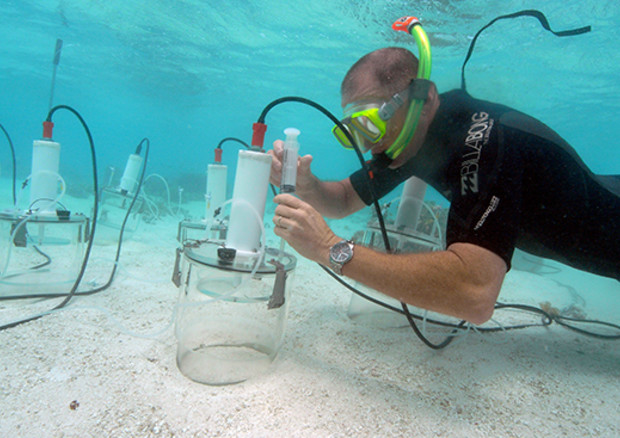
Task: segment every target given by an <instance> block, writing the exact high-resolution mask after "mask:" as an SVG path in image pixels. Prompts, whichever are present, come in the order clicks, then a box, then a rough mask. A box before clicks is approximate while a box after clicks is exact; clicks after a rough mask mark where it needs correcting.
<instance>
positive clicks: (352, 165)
mask: <svg viewBox="0 0 620 438" xmlns="http://www.w3.org/2000/svg"><path fill="white" fill-rule="evenodd" d="M527 8H539V9H541V10H542V11H543V12H545V14H546V15H547V16H548V18H549V20H550V22H551V26H552V27H553V28H554V29H557V30H562V29H568V28H573V27H579V26H582V25H586V24H590V25H592V28H593V31H592V32H591V33H589V34H587V35H583V36H578V37H574V38H556V37H554V36H553V35H552V34H550V33H549V32H546V31H544V30H542V28H541V27H540V26H539V24H538V22H537V21H536V20H534V19H533V18H520V19H517V20H506V21H501V22H498V23H496V24H495V25H494V26H493V27H492V28H490V29H488V30H487V31H485V33H484V34H483V36H482V37H481V38H480V39H479V42H478V44H477V49H476V52H475V54H474V57H473V58H472V60H471V61H470V63H469V65H468V70H467V78H468V87H469V89H470V91H471V92H472V94H473V95H475V96H476V97H480V98H485V99H490V100H495V101H498V102H501V103H505V104H508V105H512V106H514V107H516V108H518V109H520V110H523V111H525V112H528V113H530V114H532V115H534V116H536V117H539V118H541V119H542V120H543V121H545V122H546V123H547V124H549V125H550V126H551V127H553V128H554V129H555V130H557V131H558V132H559V133H560V134H561V135H563V136H564V137H565V138H566V139H567V140H568V141H569V142H570V143H572V144H573V145H574V147H575V148H576V149H577V150H578V151H579V153H580V154H581V155H582V156H583V158H584V160H585V161H586V162H587V163H588V164H589V165H590V166H591V167H592V169H593V170H594V171H595V172H598V173H614V172H617V171H618V163H620V148H618V147H617V145H618V142H617V138H618V136H619V134H620V123H618V122H620V120H619V117H618V114H619V108H620V99H618V95H620V81H619V80H618V78H619V77H620V50H618V46H617V44H618V41H619V40H620V29H618V26H617V24H618V23H619V22H620V3H618V2H617V1H614V0H606V1H575V0H571V1H565V0H553V1H546V2H543V3H542V4H541V2H539V1H522V0H508V1H506V0H502V1H482V0H480V1H478V0H476V1H472V0H466V1H448V0H442V1H420V2H407V1H388V0H382V1H372V2H371V1H352V0H329V1H327V0H321V1H311V2H284V1H274V0H270V1H261V2H257V1H246V0H237V1H226V2H215V1H208V2H205V1H202V0H193V1H187V0H186V1H153V0H148V1H147V0H142V1H132V2H123V1H117V0H108V1H105V2H99V1H87V2H85V1H82V0H58V1H54V0H39V1H28V0H6V1H3V2H2V4H1V5H0V14H1V16H2V20H3V26H2V27H1V29H0V41H1V42H2V46H3V49H2V52H3V55H2V63H1V64H0V83H1V84H2V102H3V104H2V105H1V106H0V123H2V124H3V125H4V126H5V127H6V128H7V129H8V130H9V132H10V134H11V136H12V137H13V140H14V142H15V144H16V148H17V155H18V174H19V175H20V176H24V177H25V176H26V175H27V174H28V173H29V166H30V154H31V144H32V139H34V138H38V137H39V136H40V135H41V128H40V126H41V122H42V121H43V119H44V118H45V116H46V114H47V110H48V102H49V96H50V88H51V85H50V84H51V77H52V62H51V61H52V55H53V52H54V46H55V41H56V38H62V39H63V41H64V47H63V50H62V56H61V59H60V65H59V67H58V70H57V78H56V84H55V97H54V103H55V104H67V105H71V106H72V107H74V108H76V109H77V110H78V111H80V113H81V114H82V115H83V117H84V118H85V119H86V121H87V122H88V124H89V126H90V128H91V130H92V132H93V136H94V138H95V145H96V147H97V156H98V159H99V168H100V172H101V173H102V174H103V173H104V172H103V171H104V169H105V168H106V167H107V166H109V165H112V166H116V167H121V168H122V166H124V162H125V159H126V155H127V154H128V153H130V152H131V151H132V150H133V148H134V147H135V145H136V144H137V143H138V142H139V141H140V139H142V138H143V137H145V136H146V137H149V138H150V140H151V142H152V155H151V160H150V162H149V171H150V172H156V173H160V174H162V175H163V176H165V177H166V178H168V179H169V180H170V181H172V182H173V184H174V182H176V181H177V180H178V181H180V182H179V183H182V184H183V185H184V186H185V187H184V189H185V191H186V193H188V194H189V193H192V192H194V193H196V195H197V196H198V194H199V193H201V192H202V191H203V190H204V188H203V187H202V186H200V187H194V185H195V183H196V181H202V177H203V176H204V171H205V168H206V164H207V163H208V162H209V161H210V160H211V159H212V152H211V150H212V148H213V147H214V146H215V145H216V144H217V143H218V142H219V140H220V139H222V138H224V137H227V136H235V137H239V138H241V139H244V140H245V141H249V139H250V135H251V124H252V123H253V122H254V121H256V119H257V118H258V115H259V114H260V111H261V110H262V108H263V107H264V106H265V105H266V104H267V103H268V102H270V101H271V100H273V99H275V98H278V97H281V96H285V95H298V96H303V97H307V98H310V99H313V100H315V101H317V102H319V103H321V104H322V105H324V106H325V107H327V108H328V109H330V110H331V111H333V112H334V113H335V114H337V115H338V114H339V111H340V106H339V95H338V94H339V93H338V90H339V85H340V81H341V79H342V77H343V75H344V73H345V72H346V70H347V68H348V67H349V66H350V65H351V64H352V62H354V61H355V60H356V59H357V58H359V57H360V56H361V55H362V54H364V53H366V52H368V51H370V50H372V49H375V48H379V47H383V46H388V45H398V46H404V47H411V48H412V49H413V50H415V45H414V43H413V39H412V38H411V37H410V36H407V35H405V34H404V33H396V32H394V31H392V30H391V28H390V26H391V23H392V22H393V21H394V20H395V19H396V18H399V17H400V16H402V15H405V14H407V13H408V14H411V15H416V16H418V17H419V18H420V19H421V21H422V23H423V24H424V26H425V29H426V31H427V32H428V34H429V37H430V41H431V44H432V46H433V62H434V64H433V73H432V77H433V79H434V80H435V81H436V82H437V83H438V86H439V89H440V91H447V90H449V89H451V88H454V87H457V86H458V85H459V80H460V66H461V64H462V61H463V58H464V56H465V53H466V50H467V47H468V45H469V43H470V40H471V38H472V37H473V35H474V34H475V32H476V31H477V30H478V29H479V28H480V27H481V26H483V25H484V24H486V23H487V22H488V21H489V20H491V19H492V18H494V17H495V16H497V15H500V14H505V13H509V12H514V11H517V10H521V9H527ZM54 121H55V122H56V123H57V125H58V128H57V129H56V131H55V137H56V139H57V140H58V141H60V142H61V143H62V144H63V155H62V163H61V170H63V169H64V171H63V173H64V174H66V173H67V172H69V173H75V174H76V176H77V177H78V178H83V179H84V180H85V181H90V177H89V175H88V171H89V169H88V168H87V167H86V166H82V165H81V164H80V163H83V162H84V160H87V159H88V157H89V155H88V151H87V145H86V141H85V137H84V134H83V132H82V130H81V128H80V127H79V125H77V123H76V122H75V121H74V119H73V118H72V116H71V115H68V114H62V115H61V113H58V115H56V116H55V118H54ZM267 123H268V124H269V129H268V132H267V138H266V144H270V143H271V142H272V141H273V140H274V139H276V138H279V137H281V135H282V130H283V129H284V128H286V127H287V126H296V127H298V128H299V129H300V130H301V131H302V136H301V137H300V141H301V144H302V153H311V154H313V155H314V156H315V162H314V170H315V172H316V173H317V174H318V175H319V176H321V177H325V178H334V179H336V178H342V177H345V176H347V175H348V174H349V173H350V172H351V171H353V170H355V169H356V168H357V167H358V163H357V160H356V158H355V156H354V155H353V154H351V153H347V152H346V151H343V150H340V149H339V148H338V147H337V146H336V145H335V144H334V141H333V140H332V138H331V134H330V128H331V122H329V121H328V120H327V119H326V118H325V117H324V116H322V115H320V114H319V113H318V112H316V111H314V110H312V109H308V108H306V107H304V106H302V105H299V104H294V103H293V104H286V105H283V106H281V107H278V109H276V110H273V111H272V112H271V113H270V114H269V116H268V118H267ZM228 148H229V149H231V151H230V152H229V151H227V152H226V153H225V156H224V161H225V163H226V164H229V165H231V166H234V165H235V162H236V152H235V151H234V150H233V149H235V148H236V146H228ZM2 157H3V158H2V169H1V170H2V175H4V176H6V175H7V174H8V171H9V169H8V167H7V163H8V161H7V154H6V153H5V154H2ZM198 175H200V179H198ZM231 178H232V177H231ZM183 182H184V183H183Z"/></svg>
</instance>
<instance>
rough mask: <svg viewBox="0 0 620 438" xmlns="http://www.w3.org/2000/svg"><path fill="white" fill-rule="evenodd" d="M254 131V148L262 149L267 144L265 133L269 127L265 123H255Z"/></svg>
mask: <svg viewBox="0 0 620 438" xmlns="http://www.w3.org/2000/svg"><path fill="white" fill-rule="evenodd" d="M252 130H253V131H254V133H253V134H252V146H258V147H259V148H261V149H262V148H263V143H265V131H267V125H265V124H264V123H254V124H253V125H252Z"/></svg>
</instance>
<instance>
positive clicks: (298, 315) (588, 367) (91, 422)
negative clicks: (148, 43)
mask: <svg viewBox="0 0 620 438" xmlns="http://www.w3.org/2000/svg"><path fill="white" fill-rule="evenodd" d="M175 233H176V224H175V223H173V222H170V223H168V224H167V225H164V224H159V225H146V226H144V227H143V228H142V230H141V232H140V233H139V234H138V235H137V236H136V239H135V240H129V241H127V242H126V244H125V246H124V249H123V254H122V258H121V262H122V265H123V269H121V272H120V273H119V276H118V278H117V279H116V281H115V282H114V284H113V285H112V287H110V288H109V289H108V290H107V291H105V292H103V293H101V294H98V295H95V296H91V297H86V298H80V299H75V300H74V301H72V302H71V305H70V307H69V310H67V311H63V312H59V313H56V314H53V315H48V316H45V317H43V318H42V319H39V320H37V321H35V322H31V323H28V324H24V325H21V326H19V327H17V328H13V329H9V330H5V331H3V332H0V345H1V350H0V351H1V355H0V372H1V373H2V378H1V380H0V393H1V394H2V397H1V398H0V412H1V414H0V436H1V437H41V436H45V437H108V436H109V437H151V436H154V437H172V436H174V437H215V436H226V437H273V436H278V437H350V436H356V437H362V436H399V437H400V436H421V437H430V436H448V437H529V436H554V437H556V436H567V437H586V436H601V437H618V436H620V349H619V344H618V342H617V341H615V342H610V341H603V340H597V339H592V338H587V337H584V336H581V335H577V334H574V333H573V332H571V331H569V330H566V329H564V328H561V327H559V326H552V327H550V328H546V329H543V328H533V329H526V330H520V331H514V332H509V333H500V334H492V335H477V334H475V333H473V334H470V335H468V336H467V337H466V338H464V339H460V340H459V341H458V342H456V343H455V345H451V346H449V347H448V348H446V349H445V350H442V351H433V350H431V349H429V348H427V347H426V346H424V345H423V344H422V343H421V342H420V341H419V340H418V339H417V338H416V337H415V336H414V334H413V332H412V331H411V330H410V329H409V328H393V329H377V328H372V327H370V326H368V325H364V324H362V323H358V322H355V321H352V320H350V319H349V318H348V317H347V314H346V310H347V305H348V302H349V298H350V293H349V292H348V291H346V290H345V289H344V288H343V287H342V286H340V285H338V284H337V283H335V282H334V281H333V280H332V279H331V278H330V277H328V276H327V275H326V274H324V273H323V272H322V271H321V270H320V268H319V267H318V266H316V265H315V264H313V263H309V262H307V261H305V260H299V265H298V267H297V270H296V276H295V286H294V291H293V296H292V299H291V302H290V313H289V320H288V327H287V332H286V336H285V340H284V345H283V347H282V349H281V351H280V355H279V357H278V359H277V360H276V361H275V362H274V364H273V366H272V367H271V369H270V371H269V372H268V373H267V374H264V375H262V376H259V377H256V378H253V379H251V380H248V381H246V382H243V383H240V384H236V385H229V386H223V387H212V386H206V385H202V384H198V383H194V382H192V381H190V380H189V379H187V378H186V377H184V376H183V375H182V374H181V373H180V372H179V371H178V369H177V366H176V363H175V355H176V340H175V338H174V332H173V329H172V327H168V329H167V330H166V331H165V332H164V333H163V334H162V335H160V336H158V337H157V338H156V339H141V338H137V337H132V336H129V335H127V334H123V333H122V332H121V331H120V330H119V327H118V326H117V325H116V324H121V325H122V326H124V327H125V328H126V329H127V330H133V331H136V332H140V333H155V332H157V331H158V330H160V329H162V328H164V327H166V326H167V324H169V322H170V318H171V312H172V308H173V306H174V305H175V303H176V296H177V291H176V289H175V287H174V286H173V285H172V283H171V282H170V280H169V279H170V274H171V273H172V265H173V262H174V248H175V245H176V243H175V241H174V236H175ZM147 238H148V239H150V240H148V239H147ZM93 253H94V254H93V260H94V262H93V263H92V265H91V268H90V269H89V271H88V272H87V275H86V277H85V278H86V280H91V279H94V278H96V279H98V281H99V282H101V281H103V280H104V279H105V276H106V272H108V270H109V268H110V259H111V258H112V256H113V252H112V250H111V249H110V248H107V249H106V248H101V247H96V248H95V249H94V251H93ZM537 278H538V280H540V279H541V277H538V276H537ZM541 281H542V280H541ZM528 282H529V283H532V282H533V283H534V284H536V278H533V277H531V274H525V275H523V276H521V277H519V274H518V272H516V273H515V274H514V275H513V276H512V277H510V278H509V279H508V280H507V282H506V289H507V292H506V293H507V294H508V295H510V294H511V293H512V294H513V295H516V296H517V297H518V296H520V294H521V292H520V289H519V288H520V284H523V285H526V286H527V284H529V283H528ZM614 286H615V285H614ZM85 287H88V286H87V285H85ZM615 292H616V293H617V292H620V291H619V290H616V291H615ZM618 295H620V294H617V295H616V297H614V298H615V301H613V303H614V305H615V306H616V307H615V309H616V310H615V314H616V315H617V313H618V312H617V309H618V307H617V303H618V298H619V297H618ZM534 301H536V299H534ZM46 307H51V306H49V303H46ZM85 307H99V308H103V309H107V311H108V312H109V313H110V314H111V315H112V316H113V317H114V318H116V319H117V320H118V321H117V323H114V322H112V321H111V319H109V318H108V317H107V316H106V314H105V313H103V312H102V311H101V310H96V309H90V310H89V309H85ZM12 312H13V313H15V312H17V314H19V315H28V314H30V312H31V309H29V308H28V307H25V304H20V305H19V306H18V307H14V308H13V309H12ZM0 315H2V317H3V320H2V322H3V323H5V322H6V318H7V315H6V314H5V313H0ZM515 318H516V320H517V321H519V320H520V321H533V319H532V318H531V317H528V316H526V315H521V314H517V315H516V316H515ZM614 322H616V323H617V320H616V321H614ZM74 400H75V401H77V402H78V403H79V406H77V408H76V409H71V408H70V405H71V403H72V401H74Z"/></svg>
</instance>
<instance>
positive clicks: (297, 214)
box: [273, 194, 342, 266]
mask: <svg viewBox="0 0 620 438" xmlns="http://www.w3.org/2000/svg"><path fill="white" fill-rule="evenodd" d="M273 200H274V202H275V203H277V204H279V205H278V206H277V207H276V210H275V215H274V217H273V223H274V224H275V229H274V231H275V234H276V235H277V236H280V237H282V238H284V239H285V240H286V241H287V242H288V243H289V245H291V246H292V247H293V248H294V249H295V250H296V251H297V252H298V253H299V254H301V255H302V256H304V257H306V258H308V259H310V260H313V261H315V262H317V263H321V264H322V265H326V266H329V248H331V246H332V245H334V244H335V243H337V242H339V241H340V240H342V239H340V238H339V237H338V236H336V235H335V234H334V232H333V231H332V230H331V228H329V226H328V225H327V223H325V220H324V219H323V216H321V214H320V213H319V212H318V211H316V210H315V209H314V208H313V207H312V206H311V205H310V204H308V203H306V202H304V201H302V200H301V199H299V198H296V197H295V196H293V195H289V194H281V195H278V196H276V197H275V198H273Z"/></svg>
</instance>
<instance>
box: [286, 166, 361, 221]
mask: <svg viewBox="0 0 620 438" xmlns="http://www.w3.org/2000/svg"><path fill="white" fill-rule="evenodd" d="M297 194H298V195H299V197H300V198H301V199H303V200H304V201H306V202H307V203H308V204H310V205H312V206H313V207H314V208H316V209H317V210H318V212H319V213H321V214H322V215H323V216H327V217H329V218H343V217H346V216H348V215H350V214H353V213H355V212H356V211H358V210H360V209H362V208H363V207H365V206H366V205H365V204H364V201H362V199H361V198H360V197H359V196H358V194H357V192H356V191H355V190H354V189H353V185H352V184H351V180H350V179H349V178H346V179H343V180H341V181H321V180H320V179H318V178H317V177H316V176H314V175H311V176H310V178H308V179H307V181H306V183H305V184H303V185H300V184H298V185H297Z"/></svg>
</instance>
